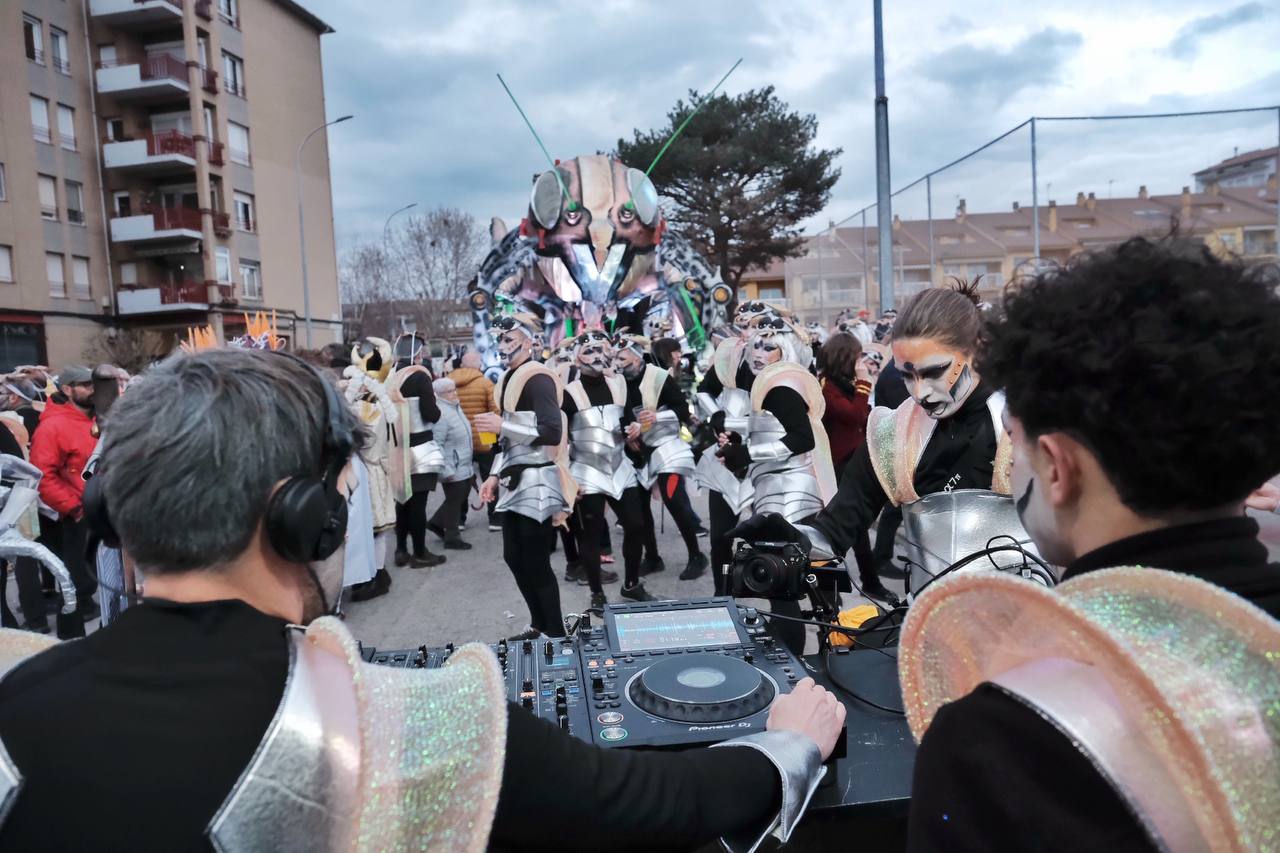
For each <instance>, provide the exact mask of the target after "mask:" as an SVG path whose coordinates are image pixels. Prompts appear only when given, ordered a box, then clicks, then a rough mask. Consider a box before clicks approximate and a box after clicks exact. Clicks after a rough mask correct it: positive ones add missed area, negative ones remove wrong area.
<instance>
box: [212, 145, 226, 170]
mask: <svg viewBox="0 0 1280 853" xmlns="http://www.w3.org/2000/svg"><path fill="white" fill-rule="evenodd" d="M222 148H223V146H222V143H221V142H210V143H209V165H210V166H221V165H222V164H223V163H224V162H226V161H225V160H224V159H223V157H222Z"/></svg>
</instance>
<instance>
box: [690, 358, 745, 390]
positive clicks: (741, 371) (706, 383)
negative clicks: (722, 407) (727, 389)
mask: <svg viewBox="0 0 1280 853" xmlns="http://www.w3.org/2000/svg"><path fill="white" fill-rule="evenodd" d="M755 381H756V375H755V373H753V372H752V371H751V365H749V364H747V363H746V362H745V361H743V362H741V363H739V364H738V372H737V374H735V376H734V382H735V384H737V386H738V387H739V388H741V389H742V390H743V391H750V390H751V386H752V384H753V383H755ZM723 390H724V383H723V382H721V381H720V374H719V373H717V372H716V369H715V368H714V367H712V368H711V369H710V370H708V371H707V372H706V375H704V376H703V377H702V381H701V382H699V383H698V393H699V394H710V395H711V396H712V397H717V396H719V395H720V392H721V391H723Z"/></svg>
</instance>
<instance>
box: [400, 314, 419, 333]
mask: <svg viewBox="0 0 1280 853" xmlns="http://www.w3.org/2000/svg"><path fill="white" fill-rule="evenodd" d="M396 322H397V323H399V324H400V331H401V333H402V334H406V335H412V334H415V333H416V332H417V331H418V321H417V320H416V319H415V318H414V316H413V315H412V314H400V315H398V316H397V317H396Z"/></svg>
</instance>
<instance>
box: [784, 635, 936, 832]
mask: <svg viewBox="0 0 1280 853" xmlns="http://www.w3.org/2000/svg"><path fill="white" fill-rule="evenodd" d="M885 651H886V654H882V653H880V652H879V651H873V650H856V651H848V652H844V653H836V654H832V655H830V656H826V655H820V654H818V655H807V656H806V657H805V658H804V663H805V667H806V668H807V669H808V670H809V673H810V675H812V676H813V679H814V680H815V681H817V682H818V683H819V684H821V685H823V686H824V687H826V688H828V689H830V690H832V691H833V692H834V693H835V694H836V696H838V697H839V698H840V701H841V702H842V703H844V706H845V709H846V710H847V712H848V714H847V716H846V717H845V745H844V747H845V750H844V751H845V754H844V757H843V758H837V759H835V762H834V773H833V772H832V770H831V769H830V766H829V767H828V770H827V778H826V779H824V780H823V782H822V785H821V786H820V787H819V788H818V790H817V792H816V793H815V794H814V795H813V800H812V801H810V804H809V808H810V809H811V810H812V811H814V812H821V811H824V810H841V811H846V812H849V813H856V814H858V815H865V816H867V817H873V816H874V817H899V816H905V815H906V813H907V808H908V805H909V803H910V799H911V771H912V768H913V767H914V765H915V759H916V743H915V740H914V739H913V738H912V737H911V730H910V728H908V726H907V720H906V718H905V717H903V716H900V715H898V714H893V713H890V712H889V711H885V710H880V709H877V708H875V707H872V706H871V705H869V704H867V703H865V702H860V701H858V700H857V699H855V698H854V697H852V696H850V695H849V693H848V692H846V691H845V690H842V689H840V688H839V687H837V686H836V683H838V684H840V685H842V686H843V687H845V688H847V689H848V690H851V691H853V692H856V693H857V694H858V695H859V696H861V697H863V698H864V699H868V700H870V701H871V702H874V703H875V704H877V705H881V706H884V707H885V708H893V709H901V708H902V690H901V688H900V686H899V684H898V663H897V660H896V657H894V656H895V655H896V654H897V650H896V649H892V648H891V649H887V650H885ZM828 660H829V661H830V666H831V669H832V670H833V672H834V675H835V678H834V679H832V677H831V673H828V671H827V661H828Z"/></svg>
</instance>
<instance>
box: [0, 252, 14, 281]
mask: <svg viewBox="0 0 1280 853" xmlns="http://www.w3.org/2000/svg"><path fill="white" fill-rule="evenodd" d="M0 281H13V247H12V246H0Z"/></svg>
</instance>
